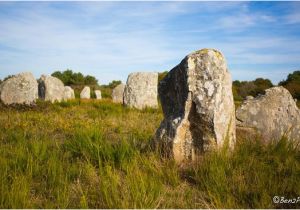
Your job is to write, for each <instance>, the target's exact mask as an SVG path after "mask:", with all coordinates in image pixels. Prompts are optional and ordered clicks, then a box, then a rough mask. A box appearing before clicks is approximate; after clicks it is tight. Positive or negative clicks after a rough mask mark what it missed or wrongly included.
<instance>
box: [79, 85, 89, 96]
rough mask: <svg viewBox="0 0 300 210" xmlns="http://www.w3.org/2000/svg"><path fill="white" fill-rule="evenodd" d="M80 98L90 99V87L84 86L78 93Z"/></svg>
mask: <svg viewBox="0 0 300 210" xmlns="http://www.w3.org/2000/svg"><path fill="white" fill-rule="evenodd" d="M80 98H81V99H90V98H91V89H90V87H88V86H85V87H84V88H83V90H82V91H81V93H80Z"/></svg>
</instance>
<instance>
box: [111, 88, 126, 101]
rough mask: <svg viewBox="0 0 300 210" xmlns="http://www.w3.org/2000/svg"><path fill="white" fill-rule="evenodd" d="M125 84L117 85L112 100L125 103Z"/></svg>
mask: <svg viewBox="0 0 300 210" xmlns="http://www.w3.org/2000/svg"><path fill="white" fill-rule="evenodd" d="M124 89H125V85H124V84H119V85H118V86H116V87H115V88H114V89H113V91H112V94H111V97H112V100H113V102H115V103H123V94H124Z"/></svg>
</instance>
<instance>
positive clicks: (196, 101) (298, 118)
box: [0, 49, 300, 163]
mask: <svg viewBox="0 0 300 210" xmlns="http://www.w3.org/2000/svg"><path fill="white" fill-rule="evenodd" d="M37 86H38V87H39V88H37ZM38 89H39V91H38ZM62 90H63V91H62ZM38 93H40V97H41V98H44V99H45V100H50V101H55V100H60V99H69V98H74V91H73V90H72V89H71V88H70V87H64V86H63V84H62V82H61V81H60V80H58V79H56V78H54V77H51V76H42V77H41V79H40V80H39V82H38V85H37V81H36V80H35V79H34V78H33V76H32V74H30V73H23V74H19V75H16V76H15V77H13V78H11V79H8V80H7V81H5V82H4V83H2V85H1V87H0V94H1V100H2V101H3V102H4V103H6V104H11V103H27V104H28V103H31V102H33V101H34V100H35V99H36V98H37V97H38ZM95 94H96V96H98V97H101V92H100V91H97V92H95ZM157 95H159V99H160V101H161V105H162V110H163V114H164V119H163V121H162V122H161V125H160V127H159V128H158V129H157V131H156V134H155V143H156V145H157V146H158V147H159V148H161V151H162V152H163V153H164V154H165V155H167V156H169V157H173V158H174V159H175V161H176V162H178V163H182V162H184V161H191V160H192V161H194V160H197V159H198V158H199V157H201V156H202V155H203V154H205V153H206V152H209V151H212V150H215V149H220V148H224V147H225V148H228V149H232V148H234V145H235V142H236V130H237V129H238V130H240V131H242V132H245V133H248V134H249V135H250V136H251V135H254V134H255V135H257V134H259V135H260V136H261V138H262V139H263V140H265V141H266V142H270V141H272V140H276V139H280V138H281V137H282V136H286V137H287V138H288V139H290V140H292V141H299V139H300V111H299V109H298V108H297V105H296V103H295V101H294V100H293V98H292V96H291V94H290V93H289V91H288V90H286V89H285V88H283V87H273V88H270V89H268V90H266V94H265V95H260V96H258V97H256V98H253V97H247V99H246V100H245V101H244V102H243V103H242V104H241V106H240V107H239V108H238V109H237V110H235V105H234V101H233V94H232V79H231V75H230V73H229V71H228V69H227V64H226V60H225V58H224V56H223V55H222V53H220V52H219V51H217V50H214V49H202V50H199V51H196V52H193V53H191V54H189V55H187V56H186V57H185V58H184V59H183V60H182V61H181V63H180V64H178V65H177V66H176V67H174V68H173V69H172V70H171V71H170V72H169V73H168V74H167V76H166V77H165V78H164V79H163V80H162V81H160V83H159V84H158V74H157V73H147V72H137V73H131V74H129V76H128V78H127V82H126V85H124V84H120V85H118V86H117V87H115V88H114V89H113V91H112V100H113V101H114V102H117V103H123V104H124V105H125V106H129V107H134V108H137V109H143V108H145V107H152V108H157V107H158V101H157ZM80 96H81V98H90V89H89V87H85V88H84V89H83V90H82V92H81V94H80Z"/></svg>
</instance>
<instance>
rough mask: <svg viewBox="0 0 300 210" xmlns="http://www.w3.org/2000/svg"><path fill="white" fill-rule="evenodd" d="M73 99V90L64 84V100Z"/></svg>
mask: <svg viewBox="0 0 300 210" xmlns="http://www.w3.org/2000/svg"><path fill="white" fill-rule="evenodd" d="M69 99H75V93H74V90H73V89H72V88H71V87H70V86H65V89H64V100H69Z"/></svg>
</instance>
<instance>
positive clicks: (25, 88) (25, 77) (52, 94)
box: [0, 72, 101, 105]
mask: <svg viewBox="0 0 300 210" xmlns="http://www.w3.org/2000/svg"><path fill="white" fill-rule="evenodd" d="M90 95H91V94H90V88H89V87H87V86H86V87H84V89H83V90H82V92H81V94H80V98H82V99H89V98H90ZM95 95H96V98H97V99H101V91H100V90H95ZM38 98H40V99H42V100H45V101H50V102H52V103H53V102H56V101H58V102H61V101H66V100H69V99H74V98H75V94H74V90H73V89H72V88H71V87H70V86H64V84H63V82H62V81H61V80H59V79H58V78H56V77H52V76H46V75H42V76H41V78H40V79H39V80H36V79H35V78H34V76H33V75H32V73H30V72H23V73H20V74H17V75H14V76H13V77H11V78H9V79H7V80H6V81H4V82H3V83H2V84H1V86H0V99H1V101H2V103H4V104H6V105H11V104H26V105H30V104H32V103H34V102H35V101H36V99H38Z"/></svg>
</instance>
